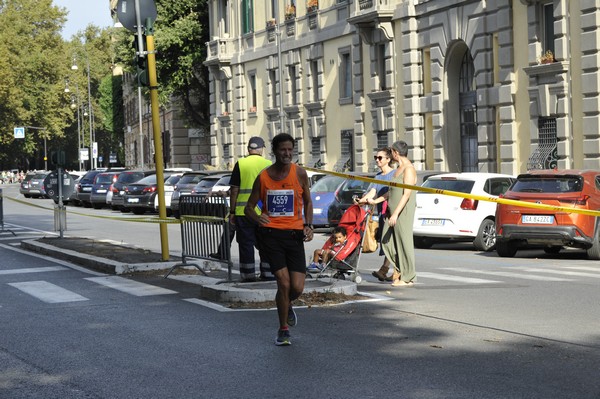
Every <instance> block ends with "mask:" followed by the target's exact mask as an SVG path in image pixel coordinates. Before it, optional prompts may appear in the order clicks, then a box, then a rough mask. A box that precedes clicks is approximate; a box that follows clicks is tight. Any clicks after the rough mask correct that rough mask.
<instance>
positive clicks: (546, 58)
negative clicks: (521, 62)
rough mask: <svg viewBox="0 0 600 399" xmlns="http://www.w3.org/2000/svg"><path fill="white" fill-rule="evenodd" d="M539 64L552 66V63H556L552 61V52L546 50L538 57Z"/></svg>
mask: <svg viewBox="0 0 600 399" xmlns="http://www.w3.org/2000/svg"><path fill="white" fill-rule="evenodd" d="M539 62H540V64H552V63H553V62H556V60H555V59H554V54H553V53H552V51H550V50H547V51H546V52H545V53H544V54H542V55H541V56H540V60H539Z"/></svg>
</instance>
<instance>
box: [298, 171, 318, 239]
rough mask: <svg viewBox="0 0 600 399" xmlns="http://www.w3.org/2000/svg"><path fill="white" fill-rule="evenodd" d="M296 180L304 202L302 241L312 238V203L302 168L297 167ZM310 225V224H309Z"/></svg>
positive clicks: (306, 178)
mask: <svg viewBox="0 0 600 399" xmlns="http://www.w3.org/2000/svg"><path fill="white" fill-rule="evenodd" d="M297 176H298V180H299V181H300V186H302V202H303V203H304V241H310V240H312V239H313V233H314V231H313V228H312V222H313V203H312V199H311V198H310V185H309V184H308V175H307V174H306V171H305V170H304V169H302V168H300V167H299V168H298V173H297ZM309 225H310V226H309Z"/></svg>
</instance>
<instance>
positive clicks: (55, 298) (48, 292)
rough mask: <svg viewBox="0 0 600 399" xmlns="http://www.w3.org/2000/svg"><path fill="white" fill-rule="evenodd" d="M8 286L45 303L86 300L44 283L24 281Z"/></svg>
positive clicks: (56, 286)
mask: <svg viewBox="0 0 600 399" xmlns="http://www.w3.org/2000/svg"><path fill="white" fill-rule="evenodd" d="M8 285H10V286H12V287H15V288H16V289H18V290H20V291H22V292H24V293H26V294H29V295H31V296H33V297H35V298H37V299H39V300H40V301H43V302H46V303H64V302H80V301H87V300H88V299H87V298H86V297H84V296H81V295H79V294H76V293H74V292H72V291H69V290H66V289H64V288H61V287H59V286H58V285H54V284H52V283H48V282H46V281H26V282H22V283H8Z"/></svg>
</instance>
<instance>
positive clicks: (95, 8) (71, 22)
mask: <svg viewBox="0 0 600 399" xmlns="http://www.w3.org/2000/svg"><path fill="white" fill-rule="evenodd" d="M53 3H54V5H56V6H59V7H62V8H66V9H67V11H68V13H69V14H68V15H67V22H66V23H65V26H64V28H63V31H62V36H63V38H64V39H66V40H68V39H70V38H71V36H73V35H74V34H76V33H77V32H78V31H80V30H84V29H85V28H86V26H88V25H89V24H94V25H96V26H99V27H101V28H105V27H107V26H112V25H113V22H112V19H111V18H110V8H109V0H53Z"/></svg>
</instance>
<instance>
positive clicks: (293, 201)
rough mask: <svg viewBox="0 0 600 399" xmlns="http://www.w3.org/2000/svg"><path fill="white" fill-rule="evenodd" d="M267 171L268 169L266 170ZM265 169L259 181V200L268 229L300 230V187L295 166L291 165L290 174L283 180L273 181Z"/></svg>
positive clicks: (301, 224)
mask: <svg viewBox="0 0 600 399" xmlns="http://www.w3.org/2000/svg"><path fill="white" fill-rule="evenodd" d="M267 169H268V168H267ZM267 169H265V170H263V171H262V172H261V173H260V175H258V176H259V179H260V199H261V200H262V202H263V206H262V211H263V212H267V213H268V215H269V219H270V220H271V221H270V222H269V224H266V225H264V226H263V227H270V228H273V229H279V230H302V229H303V228H304V219H303V218H302V207H303V205H304V204H303V201H302V193H303V190H302V186H301V185H300V182H299V181H298V175H297V171H296V164H291V168H290V173H288V175H287V176H286V177H285V179H283V180H273V179H271V177H270V176H269V173H268V172H267Z"/></svg>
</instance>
